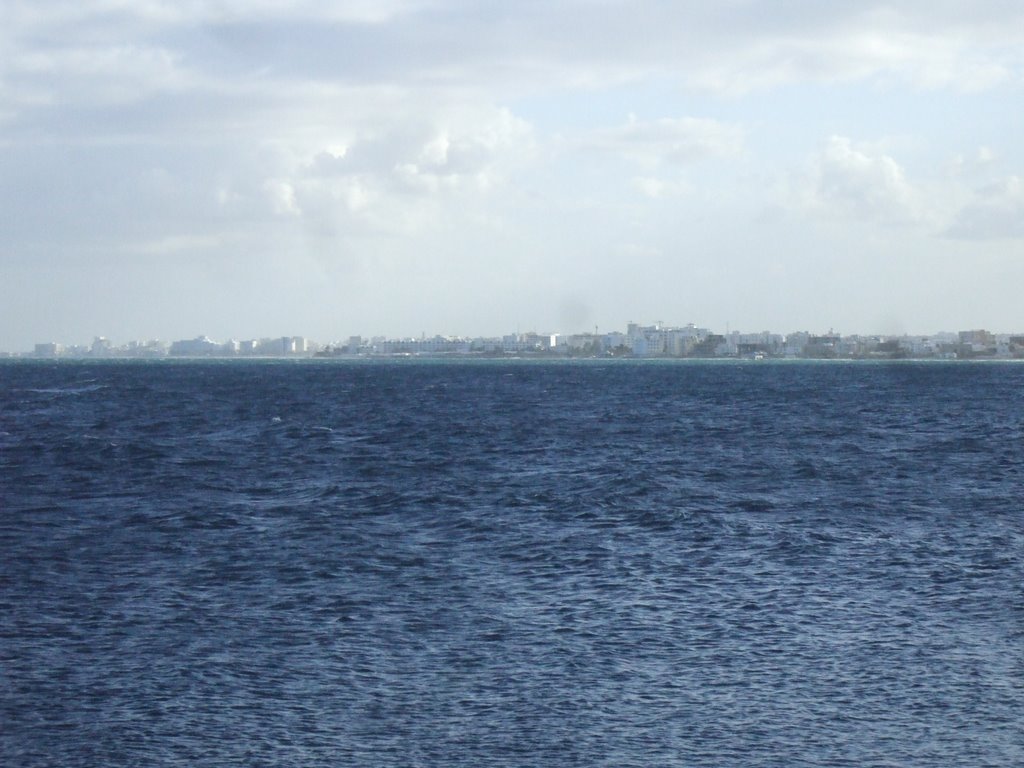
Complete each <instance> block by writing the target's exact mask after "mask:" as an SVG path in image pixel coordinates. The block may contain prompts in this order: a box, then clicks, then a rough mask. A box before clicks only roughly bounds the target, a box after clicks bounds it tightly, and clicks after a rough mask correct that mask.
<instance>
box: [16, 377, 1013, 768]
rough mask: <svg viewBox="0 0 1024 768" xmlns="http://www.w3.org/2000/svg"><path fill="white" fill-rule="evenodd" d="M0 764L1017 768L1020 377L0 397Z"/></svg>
mask: <svg viewBox="0 0 1024 768" xmlns="http://www.w3.org/2000/svg"><path fill="white" fill-rule="evenodd" d="M0 398H2V399H0V764H2V765H5V766H8V765H9V766H90V767H92V766H207V765H209V766H467V767H469V766H474V767H475V766H662V765H664V766H812V765H813V766H820V765H829V766H844V765H848V766H953V765H962V766H1019V765H1021V764H1024V735H1022V728H1024V592H1022V590H1024V366H1021V365H984V364H917V363H902V364H888V365H875V364H777V363H772V364H768V363H764V364H762V363H751V364H709V363H698V364H693V363H682V364H644V363H636V362H624V363H620V364H600V363H595V362H589V363H579V364H569V363H565V364H531V363H522V362H520V363H486V364H472V363H462V364H437V363H415V362H411V363H406V364H383V363H382V364H337V363H325V364H316V363H312V362H307V363H300V364H295V363H293V364H284V363H253V364H245V363H220V364H217V363H202V364H200V363H191V364H190V363H146V364H119V363H111V364H96V363H92V364H85V363H78V364H74V363H63V364H45V363H38V364H36V363H32V364H22V363H12V364H5V365H0Z"/></svg>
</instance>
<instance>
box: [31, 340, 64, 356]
mask: <svg viewBox="0 0 1024 768" xmlns="http://www.w3.org/2000/svg"><path fill="white" fill-rule="evenodd" d="M63 352H64V347H63V346H62V345H60V344H58V343H57V342H55V341H48V342H46V343H44V344H36V347H35V353H34V354H35V356H36V357H58V356H59V355H60V354H61V353H63Z"/></svg>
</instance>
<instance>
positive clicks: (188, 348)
mask: <svg viewBox="0 0 1024 768" xmlns="http://www.w3.org/2000/svg"><path fill="white" fill-rule="evenodd" d="M223 350H224V348H223V347H222V346H221V345H220V344H218V343H217V342H215V341H213V339H210V338H207V337H206V336H197V337H196V338H194V339H186V340H182V341H175V342H174V343H173V344H171V350H170V354H171V355H172V356H175V357H210V356H213V355H219V354H222V353H223Z"/></svg>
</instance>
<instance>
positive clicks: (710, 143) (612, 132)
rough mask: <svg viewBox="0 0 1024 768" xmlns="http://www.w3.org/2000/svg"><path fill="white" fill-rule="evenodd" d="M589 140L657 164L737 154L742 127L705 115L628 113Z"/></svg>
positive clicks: (647, 163) (650, 164) (643, 163)
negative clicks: (644, 117) (622, 120)
mask: <svg viewBox="0 0 1024 768" xmlns="http://www.w3.org/2000/svg"><path fill="white" fill-rule="evenodd" d="M590 144H591V145H592V146H594V147H596V148H598V149H602V150H607V151H611V152H615V153H618V154H620V155H622V156H623V157H625V158H627V159H629V160H631V161H633V162H636V163H639V164H640V165H641V166H643V167H646V168H657V167H659V166H673V165H687V164H689V163H692V162H695V161H697V160H702V159H706V158H710V157H731V156H735V155H738V154H739V153H740V152H741V151H742V149H743V130H742V129H741V128H740V127H739V126H736V125H730V124H727V123H722V122H719V121H717V120H709V119H706V118H695V117H680V118H662V119H659V120H649V121H642V120H637V119H636V118H635V117H632V116H631V117H630V119H629V121H628V122H627V123H626V124H625V125H621V126H618V127H615V128H609V129H604V130H601V131H598V132H596V133H595V135H594V136H593V138H592V139H591V140H590Z"/></svg>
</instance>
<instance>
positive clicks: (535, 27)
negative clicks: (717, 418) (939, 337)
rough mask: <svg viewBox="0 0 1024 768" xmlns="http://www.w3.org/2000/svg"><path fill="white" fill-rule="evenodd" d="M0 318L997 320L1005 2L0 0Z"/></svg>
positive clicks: (61, 334)
mask: <svg viewBox="0 0 1024 768" xmlns="http://www.w3.org/2000/svg"><path fill="white" fill-rule="evenodd" d="M0 19H2V21H3V23H2V24H0V44H2V45H0V51H3V52H2V53H0V105H2V106H0V206H2V209H3V211H4V213H3V216H2V219H0V349H7V350H18V349H31V348H32V346H33V345H34V344H35V343H38V342H40V341H44V340H47V339H64V340H66V342H67V343H78V344H82V343H89V341H90V340H91V338H92V335H93V334H95V333H103V334H107V335H109V336H111V337H119V338H126V337H132V336H136V337H140V338H161V339H187V338H194V337H196V336H198V335H201V334H209V335H210V336H211V337H214V338H222V339H223V338H240V337H242V336H244V335H251V336H254V337H257V338H258V337H264V336H272V335H274V334H275V333H277V332H279V331H280V330H281V329H289V328H293V329H302V332H303V333H306V334H308V335H309V336H310V337H311V338H330V337H331V335H332V334H334V333H335V332H336V329H339V328H344V329H347V328H356V329H358V328H370V329H373V330H374V331H375V332H377V333H380V334H383V335H387V336H393V337H398V336H403V335H408V336H417V335H419V334H420V333H424V332H439V333H443V334H452V335H458V334H467V333H484V334H502V333H505V332H507V329H509V328H516V327H520V328H525V327H526V326H527V325H532V326H534V327H539V328H592V327H593V326H595V325H596V326H598V327H600V328H611V327H616V326H617V325H619V324H621V323H622V322H623V318H629V317H634V318H636V317H646V316H650V314H651V313H656V315H655V316H662V317H682V318H683V319H684V320H688V319H697V318H701V319H702V320H701V321H702V322H704V323H706V324H708V325H709V326H713V327H716V328H721V329H724V328H725V327H726V326H727V325H728V326H731V327H733V328H751V327H757V326H764V327H770V328H788V329H796V328H828V327H830V326H832V327H837V328H839V327H842V328H856V329H858V330H859V332H862V333H871V334H901V333H909V334H920V333H927V332H930V331H931V330H932V329H936V328H951V329H957V328H1000V329H1015V328H1021V327H1024V316H1022V313H1021V309H1020V307H1021V303H1020V300H1019V293H1020V286H1021V285H1024V256H1022V254H1024V146H1022V145H1021V142H1020V141H1019V136H1018V134H1019V129H1018V128H1017V126H1018V125H1019V122H1020V106H1019V105H1020V104H1021V103H1024V57H1022V56H1021V54H1020V51H1021V50H1024V6H1021V5H1019V4H1013V3H1003V2H997V1H996V0H981V1H980V2H972V3H969V4H968V3H958V2H953V3H943V4H934V3H924V2H920V0H898V1H897V2H876V1H874V0H871V1H869V2H863V3H830V4H822V3H818V2H809V0H795V2H787V3H767V2H763V1H760V2H759V1H757V0H740V2H734V3H719V4H708V3H703V2H679V3H670V4H665V3H660V2H655V0H641V1H640V2H634V3H629V4H626V3H616V2H601V3H591V2H582V1H580V0H563V1H562V2H556V3H548V4H526V5H522V4H514V5H501V4H497V5H495V4H480V3H475V2H469V1H468V0H381V1H379V2H374V3H367V2H362V0H353V1H351V2H342V3H337V2H331V3H328V2H322V1H321V0H285V1H284V2H275V3H268V2H256V3H253V2H245V3H243V2H241V0H224V2H220V3H217V4H215V5H213V6H207V5H204V4H185V5H182V4H180V3H175V2H170V0H150V1H148V2H145V3H109V2H102V1H101V0H83V2H80V3H75V4H73V5H67V4H50V3H43V4H39V3H29V2H25V0H12V2H8V3H5V4H4V7H3V11H2V12H0Z"/></svg>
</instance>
